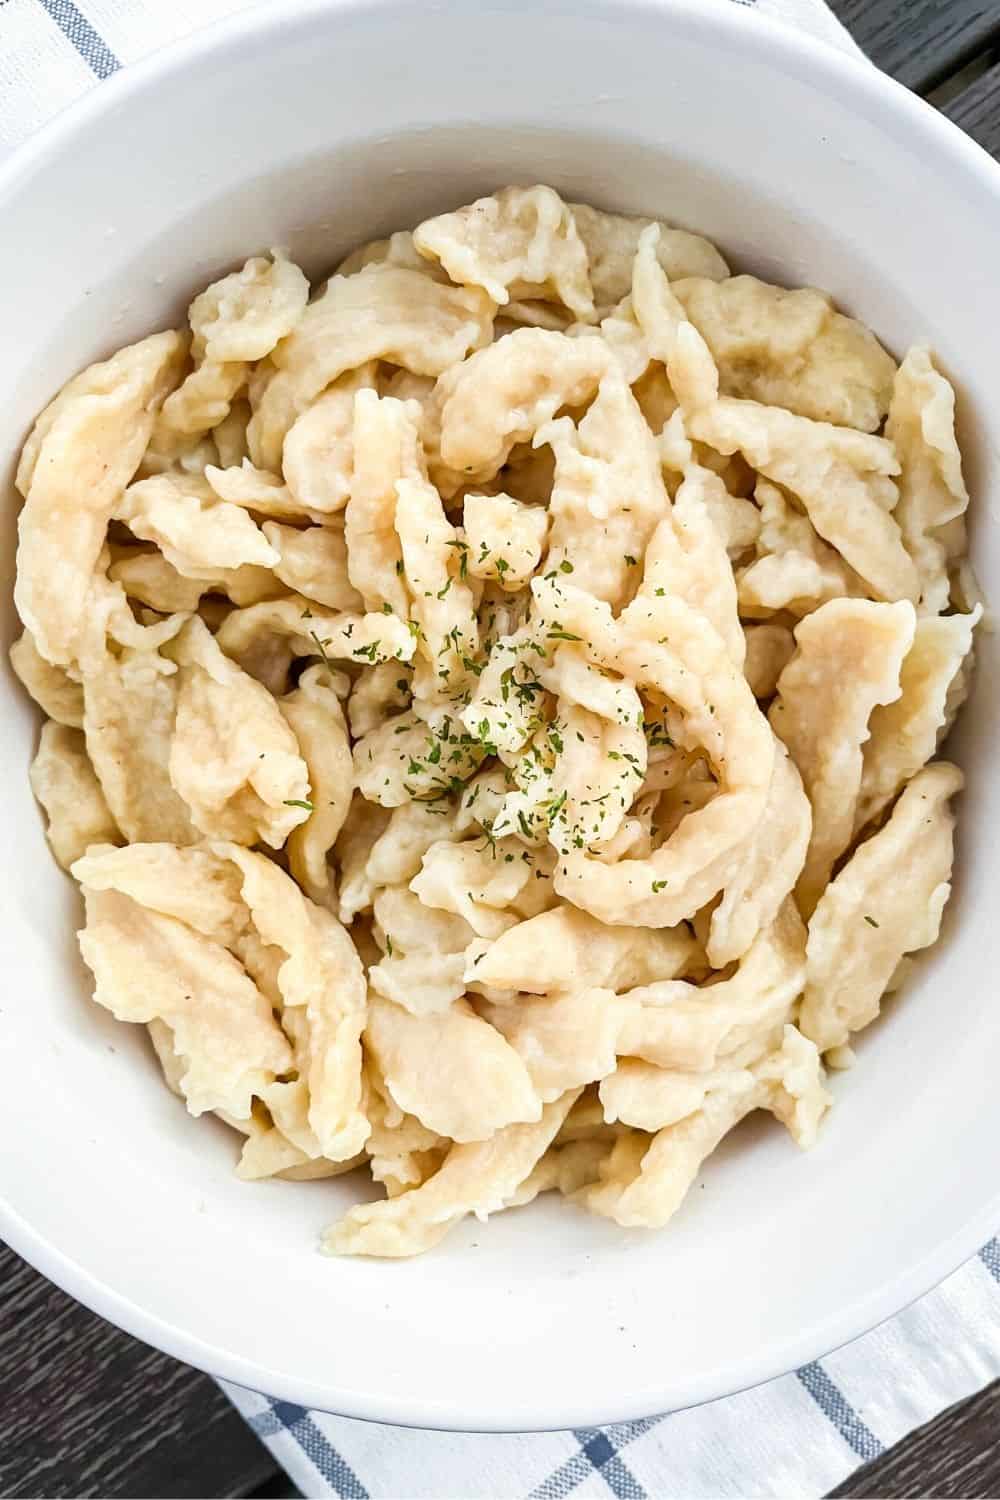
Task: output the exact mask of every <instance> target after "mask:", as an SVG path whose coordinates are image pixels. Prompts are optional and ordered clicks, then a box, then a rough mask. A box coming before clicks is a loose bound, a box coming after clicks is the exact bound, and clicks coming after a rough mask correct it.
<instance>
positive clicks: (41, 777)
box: [28, 719, 121, 870]
mask: <svg viewBox="0 0 1000 1500" xmlns="http://www.w3.org/2000/svg"><path fill="white" fill-rule="evenodd" d="M28 774H29V777H30V779H31V790H32V791H33V792H34V794H35V796H36V798H37V799H38V801H39V802H40V803H41V804H42V807H43V808H44V809H45V816H46V819H47V820H48V827H47V829H46V835H47V837H48V840H49V844H50V846H51V848H52V853H53V854H54V855H55V857H56V859H57V860H58V861H59V863H60V864H61V865H62V867H63V869H64V870H68V869H69V867H70V866H71V865H72V864H73V862H74V860H78V859H79V858H80V856H81V854H84V853H86V851H87V849H88V848H89V847H90V845H91V844H105V843H108V842H109V841H114V842H117V841H118V839H119V838H120V837H121V835H120V834H119V832H118V828H117V827H116V825H115V820H114V818H113V817H112V816H111V812H110V809H109V808H108V804H107V802H106V801H105V797H104V793H103V791H102V790H101V784H100V782H99V781H98V779H97V777H96V776H95V775H94V768H93V766H92V765H91V764H90V759H89V757H88V755H87V743H86V740H85V739H84V737H83V735H82V734H81V732H80V730H79V729H71V728H69V727H68V726H67V725H65V724H57V723H55V722H54V721H53V720H52V719H50V720H49V721H48V722H47V723H45V724H43V725H42V735H41V741H40V743H39V746H38V750H37V752H36V754H35V758H34V760H33V761H32V762H31V769H30V771H29V773H28Z"/></svg>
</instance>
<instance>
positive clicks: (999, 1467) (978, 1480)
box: [832, 1381, 1000, 1500]
mask: <svg viewBox="0 0 1000 1500" xmlns="http://www.w3.org/2000/svg"><path fill="white" fill-rule="evenodd" d="M832 1493H833V1494H834V1495H836V1496H841V1495H845V1496H846V1495H851V1496H856V1497H858V1500H876V1497H877V1500H917V1497H920V1500H993V1497H994V1496H997V1495H1000V1381H996V1382H994V1384H993V1385H991V1386H987V1388H986V1390H985V1391H981V1392H980V1394H979V1395H978V1396H972V1397H970V1399H969V1400H968V1401H962V1402H960V1403H959V1404H958V1405H957V1406H952V1407H950V1408H949V1410H948V1411H945V1412H942V1413H941V1415H940V1416H939V1417H935V1419H934V1421H933V1422H928V1423H927V1425H926V1426H925V1427H920V1428H918V1429H917V1431H916V1432H913V1433H911V1434H910V1436H909V1437H908V1438H905V1439H904V1441H903V1442H901V1443H897V1444H896V1446H895V1448H892V1449H891V1450H890V1451H889V1452H888V1453H886V1454H884V1455H883V1456H882V1458H879V1459H876V1461H875V1462H874V1463H871V1464H865V1466H864V1468H862V1469H858V1470H857V1471H856V1472H855V1473H854V1474H852V1475H851V1477H850V1479H848V1480H845V1482H844V1483H843V1484H842V1485H839V1486H838V1488H837V1489H835V1490H834V1491H833V1492H832Z"/></svg>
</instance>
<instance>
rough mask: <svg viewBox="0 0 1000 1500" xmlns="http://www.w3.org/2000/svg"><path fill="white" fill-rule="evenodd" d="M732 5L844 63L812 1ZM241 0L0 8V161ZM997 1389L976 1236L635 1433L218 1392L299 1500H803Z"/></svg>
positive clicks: (990, 1253)
mask: <svg viewBox="0 0 1000 1500" xmlns="http://www.w3.org/2000/svg"><path fill="white" fill-rule="evenodd" d="M274 3H280V0H274ZM706 3H716V0H706ZM731 3H733V4H737V5H744V6H745V7H747V8H748V9H755V10H757V11H759V12H760V13H761V14H763V15H769V16H772V17H775V18H777V19H778V20H781V21H784V22H786V23H788V24H790V25H796V26H799V27H801V28H802V29H803V30H805V31H808V32H809V33H811V34H812V35H813V36H815V37H818V38H820V39H822V40H824V41H827V42H832V43H833V44H834V45H836V46H840V47H843V48H845V49H847V50H848V51H856V50H857V49H856V47H855V44H854V42H853V41H852V40H851V38H850V37H849V35H848V33H847V32H846V31H845V30H844V28H843V27H842V26H841V25H840V23H839V21H837V20H836V19H835V17H834V16H833V14H832V13H831V12H830V11H829V10H828V9H827V7H826V5H825V4H824V0H731ZM245 4H246V0H0V156H2V155H3V154H5V153H6V151H8V150H10V149H11V148H12V147H13V146H15V145H16V144H17V143H18V141H20V140H23V139H24V138H25V137H26V136H28V135H29V134H30V133H31V132H32V131H33V130H36V129H37V128H38V127H39V126H40V125H41V124H43V123H44V121H45V120H47V119H48V118H49V117H50V116H51V115H53V114H55V113H56V112H57V111H58V110H60V109H62V108H63V107H64V106H65V105H67V104H69V103H71V102H72V100H74V99H76V98H77V97H78V96H79V95H80V94H82V93H84V92H85V91H86V90H87V89H89V88H93V87H95V86H96V84H97V83H98V82H99V81H100V80H101V79H103V78H107V77H108V76H109V75H110V74H112V73H115V72H117V71H118V69H119V68H121V67H123V66H127V65H128V64H129V63H131V62H134V61H136V59H138V58H140V57H142V56H143V55H144V54H145V53H147V52H151V51H152V50H153V49H154V48H156V47H161V46H163V45H164V44H166V43H168V42H171V41H173V40H174V39H175V38H177V37H179V36H182V35H184V34H185V33H186V32H189V31H191V30H193V29H194V28H195V27H196V26H201V25H204V24H205V23H206V22H209V21H213V20H217V19H219V18H221V17H223V16H226V15H230V14H232V12H233V11H236V10H239V9H241V8H242V7H243V6H244V5H245ZM997 1376H1000V1240H992V1241H991V1242H990V1243H989V1244H988V1245H987V1246H985V1247H984V1249H983V1250H981V1251H980V1253H979V1255H978V1256H977V1257H976V1258H975V1259H973V1260H972V1261H970V1262H969V1263H968V1264H967V1265H965V1266H963V1267H962V1269H961V1270H960V1271H957V1272H956V1273H955V1274H954V1275H953V1276H951V1277H950V1278H949V1279H948V1280H947V1281H946V1282H944V1283H943V1284H942V1285H941V1286H940V1287H938V1288H937V1290H936V1291H933V1292H931V1293H929V1294H928V1295H927V1296H926V1297H924V1298H923V1299H922V1301H920V1302H918V1303H916V1304H914V1306H912V1307H910V1308H908V1309H907V1310H906V1311H905V1312H903V1313H900V1314H899V1316H898V1317H896V1318H894V1319H892V1320H891V1321H890V1322H888V1323H885V1324H883V1326H882V1327H881V1328H878V1329H876V1330H875V1331H874V1332H873V1333H869V1334H867V1335H865V1337H864V1338H861V1339H858V1340H857V1341H856V1342H855V1343H853V1344H850V1345H848V1346H847V1347H845V1348H843V1349H841V1350H839V1351H838V1352H837V1353H835V1354H831V1355H828V1356H827V1357H826V1358H824V1359H822V1360H816V1361H814V1362H813V1363H812V1364H809V1365H805V1366H804V1367H803V1368H802V1369H800V1370H796V1371H795V1372H794V1374H791V1375H786V1376H784V1377H783V1378H782V1379H780V1380H774V1381H772V1382H771V1383H770V1384H768V1385H764V1386H759V1387H758V1388H757V1389H756V1390H752V1391H745V1392H743V1393H742V1394H741V1395H738V1396H730V1397H727V1398H726V1399H725V1400H721V1401H714V1402H712V1403H711V1404H710V1405H707V1406H701V1407H697V1408H694V1409H692V1410H689V1411H683V1412H676V1413H673V1414H671V1415H665V1416H659V1417H648V1418H646V1419H644V1420H643V1421H637V1422H620V1423H616V1424H615V1425H613V1426H610V1427H604V1428H593V1429H586V1430H581V1431H575V1432H550V1433H539V1434H524V1435H517V1434H512V1435H509V1436H494V1435H482V1434H476V1433H444V1432H425V1431H414V1430H412V1429H408V1428H403V1427H386V1426H380V1425H377V1424H375V1423H368V1422H358V1421H352V1420H349V1419H348V1418H345V1417H334V1416H330V1415H328V1414H326V1413H324V1412H318V1411H307V1410H305V1409H304V1408H302V1407H300V1406H294V1405H292V1404H291V1403H290V1402H287V1401H277V1400H272V1399H271V1398H270V1397H267V1396H263V1395H258V1394H257V1393H255V1392H251V1391H245V1390H241V1389H239V1388H238V1387H236V1386H232V1385H229V1384H225V1383H224V1384H223V1389H224V1390H225V1391H226V1393H227V1394H228V1396H229V1397H230V1398H231V1400H232V1401H233V1402H234V1404H235V1405H236V1406H237V1407H238V1409H239V1410H240V1412H242V1414H243V1416H244V1417H245V1418H246V1420H247V1421H248V1422H249V1424H250V1426H251V1427H252V1428H253V1430H254V1431H255V1432H256V1433H257V1434H258V1435H259V1436H260V1437H261V1438H263V1440H264V1441H265V1442H266V1443H267V1445H268V1446H269V1448H270V1449H271V1451H272V1452H273V1454H274V1456H275V1458H276V1459H277V1460H278V1462H279V1463H280V1464H282V1465H283V1466H284V1468H285V1469H286V1470H287V1472H288V1474H289V1476H290V1477H291V1479H292V1480H293V1481H294V1483H295V1484H296V1485H297V1486H298V1488H299V1489H300V1490H301V1491H302V1493H303V1494H305V1495H308V1496H322V1495H337V1496H341V1497H343V1500H365V1497H367V1496H371V1497H372V1500H418V1497H424V1496H426V1497H428V1500H450V1497H461V1500H529V1497H530V1500H563V1497H568V1496H572V1497H574V1500H576V1497H579V1500H583V1497H585V1496H603V1497H607V1496H608V1495H609V1493H610V1494H611V1495H614V1496H618V1497H619V1500H646V1497H647V1496H648V1497H656V1500H721V1497H726V1496H734V1497H739V1500H744V1497H748V1496H761V1497H768V1500H770V1497H779V1496H789V1495H791V1496H796V1497H798V1500H807V1497H813V1496H820V1495H824V1494H825V1493H826V1492H827V1491H828V1490H830V1489H831V1488H832V1487H833V1486H834V1485H836V1484H839V1483H840V1481H841V1480H843V1479H844V1478H846V1476H847V1475H848V1474H849V1473H850V1472H851V1471H852V1470H853V1469H855V1468H857V1467H858V1466H859V1465H860V1464H863V1463H865V1462H867V1461H868V1460H869V1459H873V1458H877V1457H878V1455H879V1454H880V1453H882V1452H884V1451H885V1449H886V1448H888V1447H890V1446H891V1445H892V1444H893V1443H895V1442H898V1441H899V1439H900V1438H902V1437H903V1436H905V1434H906V1433H908V1432H910V1431H912V1429H913V1428H914V1427H917V1426H919V1425H920V1424H921V1423H922V1422H926V1421H927V1420H928V1419H929V1418H930V1417H932V1416H934V1415H936V1414H937V1413H938V1412H939V1411H942V1410H943V1409H944V1408H945V1407H946V1406H950V1405H951V1404H952V1403H953V1402H955V1401H958V1400H960V1399H961V1398H962V1397H964V1396H968V1395H971V1394H972V1393H973V1392H974V1391H977V1390H979V1389H981V1388H982V1387H983V1386H984V1385H987V1384H988V1383H989V1382H990V1381H991V1380H994V1379H996V1378H997Z"/></svg>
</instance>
